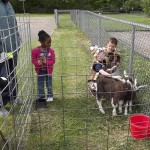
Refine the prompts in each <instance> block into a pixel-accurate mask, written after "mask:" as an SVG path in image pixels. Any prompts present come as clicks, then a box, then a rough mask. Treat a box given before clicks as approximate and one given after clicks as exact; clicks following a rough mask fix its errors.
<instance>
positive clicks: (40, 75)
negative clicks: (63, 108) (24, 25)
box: [31, 30, 55, 102]
mask: <svg viewBox="0 0 150 150" xmlns="http://www.w3.org/2000/svg"><path fill="white" fill-rule="evenodd" d="M38 36H39V42H40V43H41V45H40V46H38V47H36V48H34V49H33V50H32V56H31V57H32V63H33V64H34V66H35V71H36V73H37V84H38V98H39V99H40V98H42V99H44V98H45V91H44V82H45V80H46V87H47V102H51V101H53V91H52V72H53V66H54V63H55V53H54V50H53V49H51V37H50V35H49V34H47V33H46V32H45V31H43V30H41V31H39V33H38Z"/></svg>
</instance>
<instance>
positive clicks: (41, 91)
mask: <svg viewBox="0 0 150 150" xmlns="http://www.w3.org/2000/svg"><path fill="white" fill-rule="evenodd" d="M45 80H46V87H47V97H53V91H52V75H48V74H47V71H46V70H41V71H40V73H39V75H38V76H37V81H38V98H45V91H44V83H45Z"/></svg>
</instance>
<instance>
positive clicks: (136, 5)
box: [125, 0, 141, 12]
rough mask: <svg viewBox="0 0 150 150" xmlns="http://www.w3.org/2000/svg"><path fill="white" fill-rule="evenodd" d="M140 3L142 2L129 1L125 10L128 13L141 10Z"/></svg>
mask: <svg viewBox="0 0 150 150" xmlns="http://www.w3.org/2000/svg"><path fill="white" fill-rule="evenodd" d="M140 1H141V0H127V1H126V2H125V10H126V12H130V11H139V10H141V5H140Z"/></svg>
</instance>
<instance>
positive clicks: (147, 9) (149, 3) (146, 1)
mask: <svg viewBox="0 0 150 150" xmlns="http://www.w3.org/2000/svg"><path fill="white" fill-rule="evenodd" d="M141 7H142V8H143V11H144V13H145V14H147V16H148V17H150V0H142V1H141Z"/></svg>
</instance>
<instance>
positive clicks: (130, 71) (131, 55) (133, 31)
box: [129, 25, 135, 74]
mask: <svg viewBox="0 0 150 150" xmlns="http://www.w3.org/2000/svg"><path fill="white" fill-rule="evenodd" d="M131 40H132V41H131V42H132V43H131V51H130V64H129V65H130V66H129V73H130V74H132V71H133V57H134V41H135V26H134V25H133V26H132V39H131Z"/></svg>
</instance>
